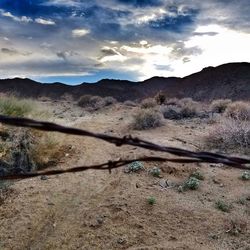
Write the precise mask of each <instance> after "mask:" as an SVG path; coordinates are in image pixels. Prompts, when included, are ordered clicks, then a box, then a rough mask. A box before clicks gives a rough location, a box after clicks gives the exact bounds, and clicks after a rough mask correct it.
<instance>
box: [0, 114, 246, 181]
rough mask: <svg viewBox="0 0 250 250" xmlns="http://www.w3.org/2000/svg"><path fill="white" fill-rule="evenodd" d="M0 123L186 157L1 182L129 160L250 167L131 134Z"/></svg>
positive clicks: (235, 159) (22, 122)
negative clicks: (118, 134) (114, 134)
mask: <svg viewBox="0 0 250 250" xmlns="http://www.w3.org/2000/svg"><path fill="white" fill-rule="evenodd" d="M0 122H1V123H3V124H6V125H12V126H16V127H25V128H33V129H38V130H41V131H47V132H60V133H64V134H70V135H78V136H84V137H91V138H95V139H99V140H103V141H106V142H108V143H111V144H114V145H116V146H117V147H121V146H123V145H130V146H135V147H139V148H144V149H148V150H152V151H157V152H164V153H169V154H172V155H175V156H178V157H186V158H174V159H173V158H172V159H171V158H161V157H143V158H139V159H133V160H118V161H109V162H107V163H103V164H99V165H93V166H81V167H76V168H70V169H64V170H51V171H46V172H42V173H40V172H37V173H28V174H26V173H25V174H20V175H11V176H4V177H0V178H1V179H17V178H30V177H36V176H40V175H55V174H63V173H69V172H80V171H86V170H89V169H95V170H107V169H109V170H111V169H114V168H119V167H121V166H124V165H126V164H129V163H131V162H133V161H137V160H140V161H169V162H176V163H177V162H178V163H195V162H200V163H201V162H203V163H222V164H225V165H228V166H231V167H234V168H238V169H245V170H250V168H249V167H248V166H247V165H248V164H250V159H247V158H241V157H233V156H226V155H223V154H217V153H212V152H206V151H201V152H194V151H190V150H185V149H181V148H176V147H167V146H162V145H159V144H156V143H153V142H150V141H147V140H143V139H140V138H138V137H132V136H131V135H127V136H124V137H117V136H112V135H107V134H100V133H93V132H90V131H87V130H84V129H79V128H73V127H67V126H62V125H59V124H56V123H52V122H44V121H37V120H33V119H28V118H18V117H9V116H4V115H0Z"/></svg>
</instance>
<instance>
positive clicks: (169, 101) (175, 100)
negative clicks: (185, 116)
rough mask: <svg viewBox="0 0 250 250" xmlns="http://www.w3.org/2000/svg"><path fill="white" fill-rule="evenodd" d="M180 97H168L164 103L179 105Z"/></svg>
mask: <svg viewBox="0 0 250 250" xmlns="http://www.w3.org/2000/svg"><path fill="white" fill-rule="evenodd" d="M179 102H180V99H178V98H170V99H166V100H165V102H164V104H166V105H172V106H179Z"/></svg>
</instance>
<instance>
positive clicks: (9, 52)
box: [1, 48, 32, 56]
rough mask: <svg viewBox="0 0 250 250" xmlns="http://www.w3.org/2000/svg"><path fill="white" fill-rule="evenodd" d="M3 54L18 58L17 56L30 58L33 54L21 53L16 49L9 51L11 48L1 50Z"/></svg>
mask: <svg viewBox="0 0 250 250" xmlns="http://www.w3.org/2000/svg"><path fill="white" fill-rule="evenodd" d="M1 53H3V54H6V55H9V56H16V55H22V56H28V55H31V54H32V53H31V52H20V51H18V50H16V49H12V48H11V49H9V48H1Z"/></svg>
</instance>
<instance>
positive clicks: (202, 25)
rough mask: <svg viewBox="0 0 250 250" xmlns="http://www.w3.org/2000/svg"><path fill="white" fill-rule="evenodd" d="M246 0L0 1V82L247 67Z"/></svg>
mask: <svg viewBox="0 0 250 250" xmlns="http://www.w3.org/2000/svg"><path fill="white" fill-rule="evenodd" d="M249 13H250V1H249V0H175V1H174V0H91V1H87V0H0V24H1V25H0V78H2V79H3V78H14V77H22V78H31V79H34V80H37V81H41V82H57V81H60V82H64V83H67V84H78V83H82V82H96V81H98V80H101V79H103V78H109V79H126V80H132V81H142V80H145V79H148V78H151V77H153V76H165V77H169V76H177V77H184V76H186V75H189V74H192V73H194V72H197V71H200V70H202V69H203V68H204V67H208V66H218V65H220V64H224V63H229V62H243V61H244V62H250V15H249Z"/></svg>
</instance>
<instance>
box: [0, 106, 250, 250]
mask: <svg viewBox="0 0 250 250" xmlns="http://www.w3.org/2000/svg"><path fill="white" fill-rule="evenodd" d="M129 112H131V111H130V110H126V109H125V110H116V109H115V110H110V111H107V112H103V113H100V114H97V115H95V116H92V117H90V116H86V117H82V118H81V119H79V120H78V121H77V123H76V124H75V125H76V126H78V127H82V128H88V129H90V130H92V131H95V132H106V133H115V134H121V133H123V132H128V131H126V127H127V126H126V124H125V121H124V120H122V119H120V118H121V117H129ZM193 126H194V125H193ZM195 126H196V128H197V125H195ZM184 128H185V129H184ZM201 133H202V127H199V129H196V130H194V129H192V126H191V125H190V124H184V125H183V126H182V125H180V126H176V124H174V123H172V122H168V123H167V124H165V126H163V127H161V128H159V129H155V130H152V131H150V133H149V132H137V133H136V134H137V135H139V136H142V137H145V138H146V139H149V140H154V141H157V142H159V143H162V144H168V145H172V146H181V147H187V148H191V149H196V147H197V145H191V144H189V141H190V142H192V144H194V143H193V141H194V140H193V139H194V138H197V137H199V136H200V134H201ZM173 138H181V139H182V140H180V141H178V140H177V141H176V140H174V139H173ZM65 142H67V143H69V144H71V145H73V146H75V147H77V149H78V150H79V152H78V156H77V158H76V157H75V156H71V155H69V156H68V157H67V158H66V160H65V162H64V163H62V165H61V166H59V167H70V166H72V165H74V166H75V165H83V164H84V165H85V164H94V163H98V162H99V163H100V162H104V161H107V160H109V159H114V158H116V157H118V156H120V155H121V152H122V156H130V157H134V156H138V155H141V154H143V152H145V151H142V150H139V149H135V148H131V147H123V148H122V149H120V148H116V147H114V146H111V145H108V144H107V143H104V142H100V141H96V140H93V139H90V138H85V139H81V140H80V139H79V138H78V137H66V141H65ZM153 165H154V164H153V163H151V164H145V166H146V168H148V167H152V166H153ZM162 167H164V168H162V169H163V170H164V171H163V173H162V177H163V178H162V179H158V178H153V177H152V176H150V175H149V174H148V173H147V171H144V172H141V173H138V174H125V173H124V172H123V171H122V170H115V171H113V172H112V174H109V173H108V172H102V171H88V172H84V173H78V174H67V175H61V176H55V177H50V178H48V179H47V180H41V179H40V178H34V179H29V180H24V181H20V182H17V183H16V184H15V185H13V188H14V190H15V193H14V194H13V195H12V197H10V198H9V199H8V200H7V201H6V203H5V204H3V205H2V206H1V207H0V232H1V234H0V249H1V250H2V249H3V250H5V249H6V250H8V249H13V250H22V249H30V250H38V249H39V250H44V249H53V250H54V249H55V250H57V249H58V250H59V249H72V250H74V249H242V250H247V249H249V248H248V247H250V239H249V231H248V228H249V223H248V222H247V221H249V216H250V213H249V214H247V211H248V209H249V207H248V206H246V205H244V206H243V205H240V204H238V203H236V201H237V200H238V199H239V198H242V197H243V196H246V195H249V188H250V185H249V184H247V183H244V185H243V184H242V182H241V181H240V180H239V179H238V176H239V171H237V170H230V171H228V169H226V168H211V167H209V166H208V165H204V166H203V172H204V174H205V181H204V182H203V183H202V185H201V187H200V189H199V190H198V191H190V192H187V193H178V192H177V190H176V189H175V188H169V189H166V188H165V189H164V188H162V187H161V186H160V185H159V183H160V182H161V181H162V180H168V181H170V183H171V182H172V183H180V182H182V181H183V180H184V179H185V178H186V177H187V176H188V175H189V173H190V172H191V171H193V170H194V169H195V168H197V167H199V166H197V165H189V166H186V165H181V164H179V165H176V164H175V165H174V164H164V165H162ZM150 196H153V197H155V199H156V204H155V205H154V206H150V205H148V204H147V202H146V199H147V198H148V197H150ZM249 197H250V196H249ZM221 198H225V199H227V200H230V202H233V207H234V209H233V210H232V211H231V212H230V213H223V212H221V211H219V210H216V209H215V207H214V202H215V201H216V200H217V199H221ZM246 218H248V220H247V219H246ZM232 219H233V220H234V221H235V222H236V223H237V224H236V225H237V227H239V228H240V229H241V232H240V233H239V234H237V235H236V236H233V235H231V234H230V233H226V231H227V230H229V229H230V222H231V220H232ZM241 223H242V225H241Z"/></svg>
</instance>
